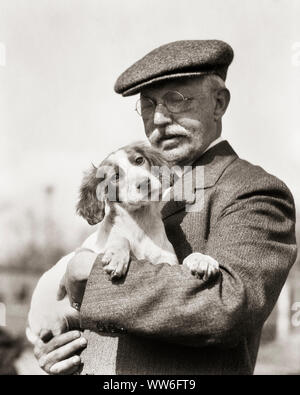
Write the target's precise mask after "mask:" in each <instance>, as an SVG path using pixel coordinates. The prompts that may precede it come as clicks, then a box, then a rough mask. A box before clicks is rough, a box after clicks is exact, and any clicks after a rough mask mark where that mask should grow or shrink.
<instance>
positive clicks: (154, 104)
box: [135, 91, 202, 117]
mask: <svg viewBox="0 0 300 395" xmlns="http://www.w3.org/2000/svg"><path fill="white" fill-rule="evenodd" d="M168 93H176V94H178V95H180V96H181V97H182V102H185V101H188V100H193V99H195V98H196V97H199V96H202V95H196V96H193V97H185V96H184V95H183V94H182V93H180V92H178V91H167V92H166V93H165V94H164V95H163V97H162V99H163V98H164V97H165V96H166V95H167V94H168ZM144 98H145V99H147V100H149V101H150V102H152V103H153V106H154V107H153V109H154V112H155V109H156V107H157V106H159V105H160V104H161V105H163V106H164V107H166V109H167V110H168V111H169V112H170V113H171V114H180V113H181V112H182V110H180V111H171V110H170V109H169V108H168V106H167V105H166V103H165V102H163V103H155V101H154V100H153V99H151V98H150V97H147V96H144ZM139 102H141V97H140V98H139V99H138V100H137V101H136V104H135V111H136V112H137V113H138V115H139V116H140V117H142V114H140V113H139V111H138V103H139Z"/></svg>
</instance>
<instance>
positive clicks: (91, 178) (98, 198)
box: [77, 166, 105, 225]
mask: <svg viewBox="0 0 300 395" xmlns="http://www.w3.org/2000/svg"><path fill="white" fill-rule="evenodd" d="M97 171H98V169H97V167H95V166H93V167H92V168H91V169H90V170H89V171H88V172H87V173H86V174H85V176H84V178H83V180H82V184H81V187H80V197H79V202H78V204H77V213H78V214H79V215H81V216H82V217H83V218H84V219H86V220H87V222H88V223H89V224H90V225H96V224H97V223H99V222H101V221H102V219H103V217H104V214H105V193H104V191H102V192H100V193H99V189H100V188H99V187H98V185H99V182H100V181H101V180H99V178H97ZM100 191H101V190H100Z"/></svg>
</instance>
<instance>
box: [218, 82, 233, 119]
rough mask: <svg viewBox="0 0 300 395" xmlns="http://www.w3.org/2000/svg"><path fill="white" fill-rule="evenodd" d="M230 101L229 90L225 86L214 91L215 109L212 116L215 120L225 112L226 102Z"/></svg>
mask: <svg viewBox="0 0 300 395" xmlns="http://www.w3.org/2000/svg"><path fill="white" fill-rule="evenodd" d="M229 102H230V92H229V90H228V89H226V88H222V89H219V90H218V91H217V92H216V93H215V110H214V118H215V121H219V120H220V119H221V118H222V116H223V115H224V114H225V112H226V110H227V107H228V104H229Z"/></svg>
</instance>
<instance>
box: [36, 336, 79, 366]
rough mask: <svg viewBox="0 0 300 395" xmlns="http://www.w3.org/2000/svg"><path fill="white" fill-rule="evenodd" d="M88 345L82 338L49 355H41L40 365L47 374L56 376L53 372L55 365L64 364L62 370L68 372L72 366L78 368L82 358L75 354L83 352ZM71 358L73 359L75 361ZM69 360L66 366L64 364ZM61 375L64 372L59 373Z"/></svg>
mask: <svg viewBox="0 0 300 395" xmlns="http://www.w3.org/2000/svg"><path fill="white" fill-rule="evenodd" d="M86 345H87V341H86V339H85V338H83V337H81V338H78V339H76V340H73V341H71V342H70V343H68V344H65V345H63V346H61V347H58V348H56V349H55V350H54V351H51V352H49V353H45V352H44V353H42V354H40V357H39V358H38V362H39V365H40V367H41V368H42V369H43V370H45V372H47V373H53V374H54V372H53V371H51V368H52V367H53V366H54V365H55V364H57V363H60V362H62V364H61V365H59V366H62V370H68V369H67V368H70V367H72V366H77V365H79V364H80V362H81V360H80V357H79V356H78V355H75V354H76V353H77V352H78V351H81V350H82V349H83V348H84V347H86ZM71 357H73V359H72V358H71ZM67 360H68V362H67V363H66V364H64V363H63V362H65V361H67ZM66 366H67V367H66ZM65 368H66V369H65ZM60 373H63V372H62V371H59V372H58V373H57V374H60Z"/></svg>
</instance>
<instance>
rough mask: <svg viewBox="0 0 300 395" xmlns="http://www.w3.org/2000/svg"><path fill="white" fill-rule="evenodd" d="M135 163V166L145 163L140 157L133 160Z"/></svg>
mask: <svg viewBox="0 0 300 395" xmlns="http://www.w3.org/2000/svg"><path fill="white" fill-rule="evenodd" d="M135 163H136V164H137V165H139V166H140V165H142V164H144V163H145V158H143V157H142V156H138V157H137V158H136V159H135Z"/></svg>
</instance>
